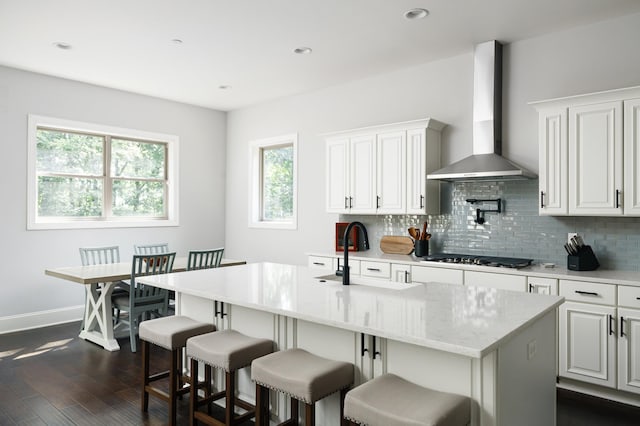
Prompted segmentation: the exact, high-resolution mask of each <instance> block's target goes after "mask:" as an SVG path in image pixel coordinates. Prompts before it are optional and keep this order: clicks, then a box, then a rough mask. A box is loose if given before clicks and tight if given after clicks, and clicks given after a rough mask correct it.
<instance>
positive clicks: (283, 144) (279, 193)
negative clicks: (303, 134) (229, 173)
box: [249, 134, 298, 229]
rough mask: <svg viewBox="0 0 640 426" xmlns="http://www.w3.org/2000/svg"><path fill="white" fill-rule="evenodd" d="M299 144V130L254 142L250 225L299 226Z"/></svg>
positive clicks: (251, 167) (270, 226) (251, 169)
mask: <svg viewBox="0 0 640 426" xmlns="http://www.w3.org/2000/svg"><path fill="white" fill-rule="evenodd" d="M297 145H298V136H297V135H296V134H293V135H285V136H279V137H275V138H269V139H261V140H257V141H253V142H252V143H251V145H250V159H251V160H250V165H249V172H250V182H251V186H252V188H251V191H250V196H251V200H250V202H249V206H250V207H249V208H250V212H249V226H251V227H259V228H279V229H296V226H297V195H296V190H297V165H296V163H297V159H296V156H297Z"/></svg>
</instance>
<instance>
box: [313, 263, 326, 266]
mask: <svg viewBox="0 0 640 426" xmlns="http://www.w3.org/2000/svg"><path fill="white" fill-rule="evenodd" d="M313 264H314V265H318V266H324V263H322V262H313Z"/></svg>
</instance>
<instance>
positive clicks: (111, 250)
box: [79, 246, 129, 329]
mask: <svg viewBox="0 0 640 426" xmlns="http://www.w3.org/2000/svg"><path fill="white" fill-rule="evenodd" d="M79 251H80V262H81V263H82V266H90V265H104V264H108V263H120V247H119V246H106V247H80V248H79ZM128 294H129V284H127V283H126V282H124V281H118V282H116V283H115V286H114V288H113V291H112V293H111V297H112V298H113V297H115V296H121V295H128ZM85 303H86V296H85ZM119 316H120V312H119V311H118V310H117V309H115V308H114V309H113V321H114V322H115V321H117V319H118V317H119ZM83 328H84V318H83V320H82V324H80V329H83Z"/></svg>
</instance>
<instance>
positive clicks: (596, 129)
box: [569, 102, 623, 216]
mask: <svg viewBox="0 0 640 426" xmlns="http://www.w3.org/2000/svg"><path fill="white" fill-rule="evenodd" d="M622 155H623V153H622V102H606V103H600V104H594V105H584V106H578V107H573V108H569V214H576V215H607V216H619V215H622V204H621V202H622V200H621V196H622V183H623V182H622Z"/></svg>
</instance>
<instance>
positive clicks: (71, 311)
mask: <svg viewBox="0 0 640 426" xmlns="http://www.w3.org/2000/svg"><path fill="white" fill-rule="evenodd" d="M83 315H84V305H78V306H70V307H66V308H61V309H52V310H49V311H40V312H30V313H28V314H21V315H13V316H8V317H0V334H5V333H13V332H15V331H22V330H30V329H32V328H40V327H47V326H50V325H56V324H63V323H67V322H73V321H80V320H81V319H82V316H83Z"/></svg>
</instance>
